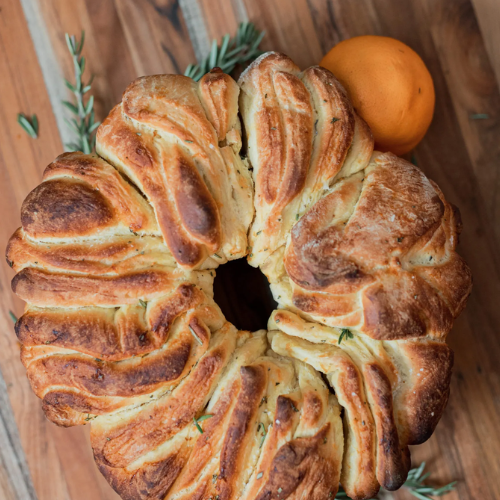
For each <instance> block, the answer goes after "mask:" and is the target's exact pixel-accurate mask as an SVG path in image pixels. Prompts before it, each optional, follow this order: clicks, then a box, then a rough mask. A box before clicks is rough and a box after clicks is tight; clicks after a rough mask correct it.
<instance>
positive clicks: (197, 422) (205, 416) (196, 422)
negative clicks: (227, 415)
mask: <svg viewBox="0 0 500 500" xmlns="http://www.w3.org/2000/svg"><path fill="white" fill-rule="evenodd" d="M212 417H213V415H202V416H201V417H200V418H196V417H193V424H194V425H195V426H196V428H197V429H198V432H199V433H200V434H203V429H202V428H201V426H200V422H203V420H206V419H207V418H212Z"/></svg>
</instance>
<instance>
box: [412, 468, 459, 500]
mask: <svg viewBox="0 0 500 500" xmlns="http://www.w3.org/2000/svg"><path fill="white" fill-rule="evenodd" d="M424 469H425V462H422V463H421V464H420V467H417V468H416V469H411V470H410V472H409V473H408V478H407V479H406V482H405V484H404V487H405V488H408V490H409V491H410V493H411V494H412V495H413V496H414V497H416V498H419V499H420V500H428V499H430V498H431V497H433V496H435V497H440V496H443V495H446V493H449V492H450V491H452V490H454V489H455V485H456V484H457V482H456V481H452V482H451V483H449V484H446V485H445V486H441V487H440V488H434V487H432V486H427V485H426V484H425V483H424V481H425V480H426V479H427V478H428V477H429V476H430V472H427V473H426V474H422V473H423V472H424Z"/></svg>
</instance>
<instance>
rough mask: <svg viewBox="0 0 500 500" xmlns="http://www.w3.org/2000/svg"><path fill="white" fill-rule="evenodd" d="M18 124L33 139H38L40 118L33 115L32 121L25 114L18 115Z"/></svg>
mask: <svg viewBox="0 0 500 500" xmlns="http://www.w3.org/2000/svg"><path fill="white" fill-rule="evenodd" d="M17 123H19V125H21V127H22V128H23V130H24V131H25V132H26V133H27V134H28V135H29V136H30V137H33V139H36V138H37V137H38V118H37V117H36V115H31V121H30V119H29V118H28V117H27V116H26V115H25V114H23V113H18V114H17Z"/></svg>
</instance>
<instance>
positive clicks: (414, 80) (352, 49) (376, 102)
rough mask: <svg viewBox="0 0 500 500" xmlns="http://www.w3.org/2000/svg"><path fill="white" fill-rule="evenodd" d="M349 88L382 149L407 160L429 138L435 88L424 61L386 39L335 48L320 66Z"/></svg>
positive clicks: (370, 38) (351, 41)
mask: <svg viewBox="0 0 500 500" xmlns="http://www.w3.org/2000/svg"><path fill="white" fill-rule="evenodd" d="M320 65H321V66H323V67H324V68H327V69H329V70H330V71H331V72H332V73H333V74H334V75H335V76H336V77H337V79H338V80H339V81H340V82H341V83H342V84H343V85H344V87H345V88H346V90H347V93H348V94H349V96H350V98H351V100H352V103H353V106H354V108H355V109H356V111H357V112H358V114H359V115H360V116H361V117H362V118H363V119H364V120H365V121H366V122H367V123H368V125H369V126H370V128H371V129H372V132H373V136H374V137H375V144H376V147H377V149H379V150H382V151H392V152H393V153H395V154H398V155H401V154H403V153H406V152H408V151H410V150H411V149H413V148H414V147H415V146H416V145H417V144H418V143H419V142H420V141H421V140H422V138H423V137H424V135H425V133H426V132H427V129H428V128H429V125H430V124H431V121H432V115H433V113H434V102H435V94H434V84H433V82H432V77H431V75H430V73H429V70H428V69H427V67H426V66H425V64H424V62H423V61H422V59H421V58H420V56H419V55H418V54H417V53H416V52H415V51H414V50H412V49H411V48H410V47H408V45H406V44H404V43H403V42H400V41H399V40H396V39H394V38H389V37H385V36H358V37H354V38H350V39H349V40H345V41H343V42H340V43H339V44H337V45H335V47H333V49H332V50H330V52H328V54H326V56H325V57H323V59H322V60H321V62H320Z"/></svg>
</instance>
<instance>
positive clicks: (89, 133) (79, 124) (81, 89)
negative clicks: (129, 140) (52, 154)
mask: <svg viewBox="0 0 500 500" xmlns="http://www.w3.org/2000/svg"><path fill="white" fill-rule="evenodd" d="M84 41H85V31H82V36H81V38H80V41H77V40H76V38H75V36H74V35H71V36H70V35H68V34H67V33H66V44H67V45H68V49H69V52H70V54H71V57H72V58H73V66H74V69H75V84H72V83H71V82H70V81H68V80H66V79H65V80H64V81H65V83H66V87H68V89H69V90H71V92H73V94H74V96H75V103H72V102H69V101H63V104H64V105H65V106H66V107H67V108H68V109H69V110H70V111H71V112H72V113H73V114H74V115H75V117H74V118H72V119H71V120H66V119H65V121H66V124H67V125H68V127H69V128H70V129H71V130H72V131H73V132H75V134H76V136H77V139H76V141H75V142H70V143H69V144H66V148H67V149H69V150H70V151H83V152H84V153H86V154H88V153H91V152H92V150H93V149H94V146H95V133H94V132H95V130H96V129H97V127H98V126H99V125H100V122H96V121H95V119H94V96H93V95H91V96H90V97H89V98H88V100H87V102H86V103H85V102H84V96H85V94H86V93H87V92H88V91H89V90H90V89H91V85H92V80H93V77H91V78H90V80H89V81H88V82H87V83H86V84H85V83H83V80H82V76H83V72H84V71H85V57H84V56H82V49H83V42H84Z"/></svg>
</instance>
